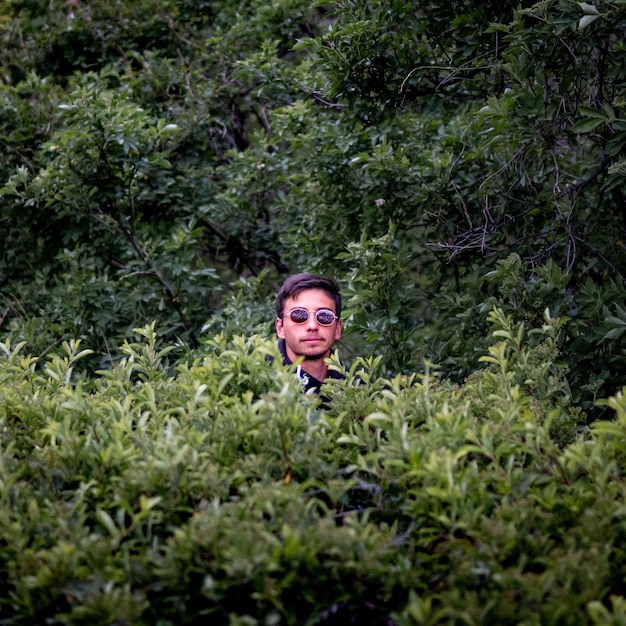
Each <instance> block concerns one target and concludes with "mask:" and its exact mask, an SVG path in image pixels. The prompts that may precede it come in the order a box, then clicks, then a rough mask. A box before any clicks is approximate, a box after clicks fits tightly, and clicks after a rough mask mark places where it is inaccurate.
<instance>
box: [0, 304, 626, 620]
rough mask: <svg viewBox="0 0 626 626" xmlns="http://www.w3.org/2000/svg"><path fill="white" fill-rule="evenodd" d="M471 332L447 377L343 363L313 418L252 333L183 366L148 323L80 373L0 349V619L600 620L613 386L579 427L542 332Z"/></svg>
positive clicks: (608, 606)
mask: <svg viewBox="0 0 626 626" xmlns="http://www.w3.org/2000/svg"><path fill="white" fill-rule="evenodd" d="M488 321H489V323H490V325H491V326H492V329H493V332H492V339H491V340H490V343H491V345H490V347H489V350H488V352H487V353H486V354H485V355H484V360H485V362H486V369H484V370H483V371H479V372H477V373H475V374H474V375H473V376H472V377H471V378H470V379H468V381H467V382H466V383H464V384H463V385H452V384H451V383H449V382H446V381H445V380H443V379H441V378H440V377H439V376H437V375H436V369H435V370H433V369H432V368H429V369H428V370H427V371H426V373H425V374H423V375H421V376H419V377H418V376H416V375H411V376H404V375H398V376H395V377H393V378H381V377H379V375H378V374H377V371H379V368H380V361H381V360H380V359H356V360H355V362H354V363H353V365H352V366H351V368H350V370H349V371H347V372H346V375H347V377H346V379H345V380H343V381H332V383H329V384H328V388H327V392H326V393H327V395H328V396H329V397H330V399H331V400H330V408H329V410H326V411H321V410H320V407H319V399H318V398H317V397H316V396H309V395H305V394H303V393H302V391H301V388H300V385H299V383H298V381H297V380H296V378H295V377H294V376H293V374H292V373H290V372H289V371H288V370H286V369H285V368H283V366H282V365H281V363H280V359H279V358H278V352H277V349H276V346H275V344H274V343H273V342H269V343H268V342H267V341H266V340H265V339H262V338H261V337H260V336H252V337H250V338H248V339H243V338H241V337H233V338H232V339H226V338H225V337H224V336H220V335H217V336H215V337H214V338H211V339H209V338H208V337H206V338H203V339H202V340H201V349H200V352H201V353H202V356H196V357H194V358H190V356H189V355H186V354H181V355H179V356H176V350H177V346H175V345H167V344H165V343H163V341H162V339H161V338H160V337H159V335H158V333H157V331H156V329H155V326H154V324H153V325H150V326H146V327H145V328H141V329H136V340H133V341H132V342H125V343H124V344H123V345H122V346H120V352H121V353H122V354H123V355H124V358H123V359H122V360H121V361H120V362H119V363H117V364H116V365H115V367H112V368H110V369H106V370H103V371H102V372H101V373H100V375H98V376H96V377H95V378H94V377H86V376H85V375H84V373H83V371H82V370H81V363H82V362H84V359H87V358H88V357H89V354H88V352H89V351H88V350H83V349H81V346H80V342H78V341H72V342H66V343H65V344H63V346H60V347H59V348H58V349H55V350H52V351H50V352H49V353H48V354H46V355H42V356H41V357H39V358H37V357H35V356H29V355H28V354H26V353H24V345H23V344H22V345H15V346H13V345H11V344H10V343H9V342H8V341H6V342H5V343H3V344H0V349H1V350H2V359H1V360H0V395H1V397H2V402H1V403H0V426H1V428H0V433H1V454H0V487H1V489H0V497H1V498H2V507H0V541H1V542H2V545H3V546H4V547H3V550H2V555H1V557H0V581H1V582H0V615H1V616H2V618H3V619H5V620H9V621H11V622H14V623H42V622H46V623H50V624H61V623H64V624H67V623H84V622H85V621H91V622H94V623H97V624H110V623H113V622H116V623H124V624H146V623H150V624H174V623H201V622H202V621H203V620H205V619H211V620H213V621H215V622H216V623H224V624H332V623H339V622H341V621H344V622H345V621H349V622H356V623H363V624H380V623H394V624H407V625H408V624H417V623H419V624H443V623H446V624H451V623H464V624H484V623H493V624H518V623H521V622H527V623H542V624H595V623H607V621H608V622H610V623H619V620H623V619H624V617H625V615H624V606H623V604H622V603H621V602H620V597H621V594H622V593H623V577H624V571H623V565H622V563H623V561H624V559H623V555H622V551H623V550H622V548H621V545H622V543H623V542H622V538H623V537H622V535H623V532H622V527H623V522H624V520H623V511H622V508H623V507H622V505H621V501H622V500H623V498H624V495H625V494H624V487H623V478H624V472H625V471H626V470H625V469H624V461H625V460H626V449H625V448H624V446H623V445H622V443H621V442H622V440H623V439H624V430H623V428H624V423H626V422H625V420H626V404H625V403H624V396H623V393H620V394H618V395H616V396H614V397H612V398H610V399H608V400H607V401H606V402H605V404H606V405H607V408H609V409H610V410H611V411H613V412H614V413H615V414H616V419H614V420H612V421H596V422H595V423H594V424H593V426H592V427H591V428H589V427H585V426H584V416H583V415H581V414H580V411H579V409H577V408H576V407H575V406H573V405H572V403H571V393H570V391H569V388H568V386H567V384H566V379H565V369H564V368H563V366H562V365H561V364H559V361H558V351H557V350H556V343H555V337H556V336H557V334H558V332H559V327H560V322H559V320H556V319H552V318H549V317H546V318H545V319H544V323H543V325H542V326H541V327H536V328H529V327H527V326H524V325H522V324H515V323H513V322H512V321H511V319H510V318H507V317H506V316H505V315H504V313H503V312H502V311H500V310H498V309H494V310H493V311H492V313H491V314H490V316H489V320H488ZM333 367H341V366H340V365H339V364H338V362H336V363H335V364H334V365H333ZM555 390H558V393H556V392H554V391H555ZM625 391H626V390H625ZM603 620H604V621H603ZM611 620H613V621H611Z"/></svg>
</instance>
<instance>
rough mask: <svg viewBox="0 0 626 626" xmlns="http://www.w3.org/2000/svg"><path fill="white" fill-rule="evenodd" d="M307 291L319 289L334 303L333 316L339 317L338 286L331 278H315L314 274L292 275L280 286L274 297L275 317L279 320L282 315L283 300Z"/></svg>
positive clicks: (339, 298) (339, 299) (339, 294)
mask: <svg viewBox="0 0 626 626" xmlns="http://www.w3.org/2000/svg"><path fill="white" fill-rule="evenodd" d="M307 289H321V290H322V291H325V292H326V293H327V294H328V295H329V296H330V297H331V298H332V299H333V300H334V301H335V314H336V315H337V317H341V293H340V291H339V285H338V284H337V283H336V282H335V281H334V280H332V279H331V278H325V277H324V276H316V275H315V274H307V273H306V272H304V273H302V274H294V275H293V276H290V277H289V278H288V279H287V280H286V281H285V282H284V283H283V285H282V287H281V288H280V290H279V291H278V295H277V296H276V315H277V316H278V317H280V318H282V317H283V315H284V312H285V311H284V310H285V300H287V299H288V298H293V297H295V296H297V295H298V294H299V293H301V292H303V291H305V290H307Z"/></svg>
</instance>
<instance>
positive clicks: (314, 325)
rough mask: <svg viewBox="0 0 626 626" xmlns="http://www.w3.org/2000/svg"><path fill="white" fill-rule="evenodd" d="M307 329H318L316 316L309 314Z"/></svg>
mask: <svg viewBox="0 0 626 626" xmlns="http://www.w3.org/2000/svg"><path fill="white" fill-rule="evenodd" d="M306 327H307V328H308V329H317V320H316V319H315V315H313V314H311V313H309V319H307V321H306Z"/></svg>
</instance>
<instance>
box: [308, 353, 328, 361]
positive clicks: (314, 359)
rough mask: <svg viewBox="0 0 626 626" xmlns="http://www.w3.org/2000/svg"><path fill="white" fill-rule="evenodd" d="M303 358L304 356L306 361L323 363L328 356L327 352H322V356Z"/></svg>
mask: <svg viewBox="0 0 626 626" xmlns="http://www.w3.org/2000/svg"><path fill="white" fill-rule="evenodd" d="M302 356H304V360H305V361H321V360H322V359H325V358H326V357H327V356H328V354H327V353H326V352H322V354H304V355H302Z"/></svg>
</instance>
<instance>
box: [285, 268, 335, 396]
mask: <svg viewBox="0 0 626 626" xmlns="http://www.w3.org/2000/svg"><path fill="white" fill-rule="evenodd" d="M340 317H341V293H340V291H339V286H338V285H337V284H336V283H335V282H334V281H333V280H331V279H329V278H324V277H323V276H316V275H315V274H307V273H304V274H295V275H294V276H290V277H289V278H288V279H287V280H286V281H285V282H284V283H283V285H282V287H281V288H280V291H279V292H278V296H277V297H276V334H277V335H278V337H279V342H278V348H279V350H280V352H281V354H282V356H283V363H284V364H285V365H291V364H292V363H295V362H297V363H298V364H297V366H296V374H297V375H298V377H299V378H300V379H301V380H302V383H303V385H304V388H305V389H306V390H307V391H308V390H309V389H313V390H314V391H315V393H319V391H320V387H321V386H322V382H323V381H324V379H326V378H343V376H342V375H341V374H339V373H338V372H335V371H334V370H331V371H329V370H328V366H327V365H326V362H325V360H324V359H326V358H328V357H329V356H330V354H331V351H332V347H333V344H334V343H335V341H337V340H338V339H340V338H341V327H342V321H341V319H340Z"/></svg>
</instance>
